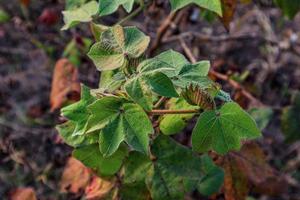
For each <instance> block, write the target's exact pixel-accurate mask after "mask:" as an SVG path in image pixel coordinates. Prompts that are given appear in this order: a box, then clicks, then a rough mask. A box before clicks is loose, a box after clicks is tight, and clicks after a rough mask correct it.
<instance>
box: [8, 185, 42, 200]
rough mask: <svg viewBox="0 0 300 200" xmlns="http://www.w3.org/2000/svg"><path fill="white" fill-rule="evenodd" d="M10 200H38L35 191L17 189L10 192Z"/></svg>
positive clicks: (28, 188)
mask: <svg viewBox="0 0 300 200" xmlns="http://www.w3.org/2000/svg"><path fill="white" fill-rule="evenodd" d="M9 199H10V200H36V199H37V198H36V195H35V191H34V190H33V189H32V188H30V187H27V188H17V189H14V190H12V191H11V192H9Z"/></svg>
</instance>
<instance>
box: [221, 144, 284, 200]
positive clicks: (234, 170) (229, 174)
mask: <svg viewBox="0 0 300 200" xmlns="http://www.w3.org/2000/svg"><path fill="white" fill-rule="evenodd" d="M223 167H224V169H225V185H224V192H225V197H226V199H228V200H243V199H246V197H247V194H248V192H249V188H254V190H255V191H256V192H259V193H262V194H267V195H276V194H280V193H283V192H284V191H285V190H286V187H285V186H286V185H287V184H285V180H284V179H283V177H282V176H281V175H280V173H279V172H278V171H276V170H275V169H274V168H272V167H271V166H270V165H269V164H268V162H267V160H266V156H265V154H264V152H263V150H262V149H261V148H260V146H259V145H257V144H256V143H254V142H251V143H246V144H244V146H243V147H242V149H241V151H240V152H232V153H230V154H228V155H227V156H226V157H225V159H224V162H223Z"/></svg>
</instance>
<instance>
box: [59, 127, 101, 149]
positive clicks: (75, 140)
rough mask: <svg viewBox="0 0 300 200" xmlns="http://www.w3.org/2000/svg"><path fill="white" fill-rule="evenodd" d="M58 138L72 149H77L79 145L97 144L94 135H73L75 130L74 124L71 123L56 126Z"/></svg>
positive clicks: (96, 138)
mask: <svg viewBox="0 0 300 200" xmlns="http://www.w3.org/2000/svg"><path fill="white" fill-rule="evenodd" d="M56 129H57V130H58V132H59V134H60V136H61V137H62V138H63V140H64V142H65V143H66V144H68V145H70V146H72V147H78V146H81V145H87V144H94V143H97V142H98V137H95V135H89V136H82V135H75V136H74V135H73V132H74V130H75V123H74V122H72V121H68V122H65V123H63V124H60V125H58V126H56Z"/></svg>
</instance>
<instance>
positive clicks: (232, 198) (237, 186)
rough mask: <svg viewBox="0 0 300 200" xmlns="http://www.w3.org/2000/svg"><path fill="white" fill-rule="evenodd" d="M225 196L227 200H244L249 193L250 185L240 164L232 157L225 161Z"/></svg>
mask: <svg viewBox="0 0 300 200" xmlns="http://www.w3.org/2000/svg"><path fill="white" fill-rule="evenodd" d="M223 168H224V170H225V178H224V194H225V199H226V200H244V199H246V197H247V196H248V193H249V183H248V179H247V177H246V175H245V174H244V173H243V171H242V168H241V167H240V165H239V162H238V161H237V160H235V159H233V158H231V157H230V156H227V157H226V158H225V160H224V164H223Z"/></svg>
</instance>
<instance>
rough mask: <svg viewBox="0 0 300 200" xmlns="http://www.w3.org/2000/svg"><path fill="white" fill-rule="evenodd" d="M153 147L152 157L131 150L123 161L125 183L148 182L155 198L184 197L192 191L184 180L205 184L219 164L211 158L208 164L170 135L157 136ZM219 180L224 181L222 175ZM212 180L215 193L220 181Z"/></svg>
mask: <svg viewBox="0 0 300 200" xmlns="http://www.w3.org/2000/svg"><path fill="white" fill-rule="evenodd" d="M151 149H152V157H153V159H149V158H148V157H146V156H144V155H142V154H140V153H137V152H132V153H130V156H129V158H128V160H127V161H126V162H125V164H124V171H125V174H124V182H125V183H126V184H136V183H142V182H145V183H146V184H147V188H148V189H149V191H150V193H151V197H152V199H154V200H157V199H158V200H159V199H183V197H184V195H185V193H187V192H190V190H186V189H187V188H186V187H184V181H188V182H193V183H196V184H204V183H205V182H206V180H209V179H210V178H211V177H210V175H212V176H214V177H215V175H214V174H212V172H211V171H212V170H211V169H212V168H213V167H216V168H218V167H217V166H214V165H213V163H212V161H211V163H208V164H209V166H207V165H208V164H207V162H208V161H206V160H204V157H203V156H202V157H200V156H198V155H196V154H194V153H193V152H192V151H191V150H190V149H188V148H186V147H184V146H181V145H179V144H178V143H176V142H175V141H174V140H172V139H170V138H169V137H166V136H162V135H161V136H158V137H157V138H156V139H155V140H154V143H153V145H152V147H151ZM206 159H210V158H209V157H207V158H206ZM218 169H220V168H218ZM220 170H221V169H220ZM221 172H222V170H221ZM209 173H210V174H209ZM211 179H214V180H215V178H211ZM218 180H219V181H220V182H221V183H222V182H223V177H222V176H219V179H218ZM211 183H212V184H215V185H212V187H211V188H214V192H216V191H218V190H219V186H220V185H221V184H220V183H219V182H218V183H217V184H216V182H213V181H211ZM202 186H203V185H202ZM194 188H196V187H194ZM211 188H210V189H211ZM204 192H206V193H208V192H210V191H206V190H204ZM210 194H211V193H210Z"/></svg>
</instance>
